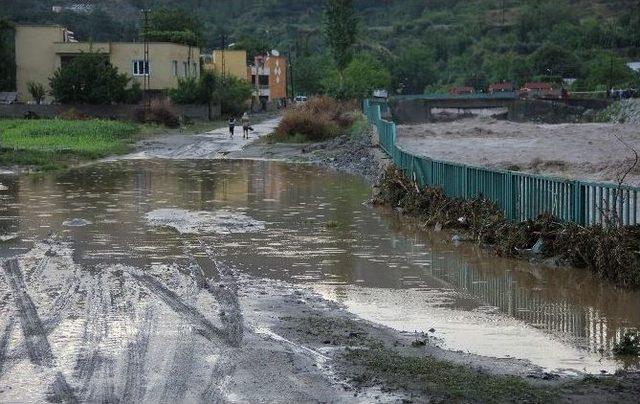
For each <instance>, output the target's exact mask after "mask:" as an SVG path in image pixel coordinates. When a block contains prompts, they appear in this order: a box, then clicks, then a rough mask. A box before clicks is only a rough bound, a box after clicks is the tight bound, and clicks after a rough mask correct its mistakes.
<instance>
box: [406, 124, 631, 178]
mask: <svg viewBox="0 0 640 404" xmlns="http://www.w3.org/2000/svg"><path fill="white" fill-rule="evenodd" d="M617 138H620V139H622V140H623V141H624V143H623V142H621V141H620V140H619V139H617ZM625 143H626V144H627V145H628V146H631V147H633V148H635V149H636V150H640V130H639V127H638V126H637V125H633V124H613V123H588V124H558V125H545V124H535V123H515V122H508V121H500V120H495V119H492V118H474V119H464V120H460V121H455V122H446V123H437V124H418V125H400V126H398V145H399V147H401V148H402V149H404V150H407V151H411V152H412V153H414V154H416V155H420V156H426V157H430V158H433V159H437V160H444V161H451V162H458V163H463V164H468V165H474V166H481V167H488V168H494V169H507V170H515V171H524V172H531V173H541V174H548V175H554V176H561V177H566V178H571V179H588V180H596V181H612V182H617V180H618V178H619V176H620V175H621V174H623V173H624V172H626V171H627V169H629V167H630V166H631V165H632V164H633V157H634V155H633V153H632V151H631V150H630V148H629V147H628V146H627V145H625ZM626 183H627V184H629V185H640V167H636V169H635V170H633V171H632V172H631V174H630V175H629V176H628V177H627V179H626Z"/></svg>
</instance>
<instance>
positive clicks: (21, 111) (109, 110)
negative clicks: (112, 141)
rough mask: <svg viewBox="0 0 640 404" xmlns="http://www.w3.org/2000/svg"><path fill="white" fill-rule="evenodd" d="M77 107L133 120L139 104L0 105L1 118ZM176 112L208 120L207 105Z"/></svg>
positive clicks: (44, 114) (57, 112)
mask: <svg viewBox="0 0 640 404" xmlns="http://www.w3.org/2000/svg"><path fill="white" fill-rule="evenodd" d="M72 108H73V109H75V110H76V111H78V112H79V113H82V114H85V115H89V116H91V117H94V118H102V119H119V120H131V119H133V114H134V112H135V110H136V109H137V108H139V106H138V105H61V104H51V105H26V104H10V105H0V118H23V117H24V116H25V114H27V113H28V112H33V113H35V114H37V115H38V116H39V117H41V118H55V117H57V116H59V115H60V114H62V113H64V112H67V111H69V110H70V109H72ZM173 108H174V110H175V112H176V114H177V115H179V116H185V117H188V118H190V119H197V120H207V119H208V114H209V113H208V107H207V105H174V106H173ZM219 117H220V107H219V106H214V107H213V108H212V118H213V119H216V118H219Z"/></svg>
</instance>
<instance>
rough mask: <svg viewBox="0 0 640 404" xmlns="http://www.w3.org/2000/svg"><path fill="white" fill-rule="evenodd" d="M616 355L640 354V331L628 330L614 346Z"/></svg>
mask: <svg viewBox="0 0 640 404" xmlns="http://www.w3.org/2000/svg"><path fill="white" fill-rule="evenodd" d="M613 353H614V354H615V355H616V356H640V333H638V331H627V332H626V333H624V335H623V336H622V340H621V341H620V342H616V344H615V346H614V347H613Z"/></svg>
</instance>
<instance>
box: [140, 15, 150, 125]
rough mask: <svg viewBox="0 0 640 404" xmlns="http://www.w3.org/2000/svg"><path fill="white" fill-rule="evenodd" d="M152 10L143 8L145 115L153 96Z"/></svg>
mask: <svg viewBox="0 0 640 404" xmlns="http://www.w3.org/2000/svg"><path fill="white" fill-rule="evenodd" d="M150 13H151V10H149V9H143V10H142V16H143V28H142V32H143V35H142V40H143V55H144V56H143V61H142V96H143V99H144V112H145V115H147V114H148V113H149V110H150V109H151V98H150V97H149V88H150V87H151V86H150V84H151V83H150V77H149V73H150V71H149V38H148V36H147V34H148V33H149V14H150Z"/></svg>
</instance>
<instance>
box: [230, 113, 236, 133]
mask: <svg viewBox="0 0 640 404" xmlns="http://www.w3.org/2000/svg"><path fill="white" fill-rule="evenodd" d="M235 130H236V118H234V117H233V116H232V117H231V118H229V135H230V136H231V137H233V134H234V132H235Z"/></svg>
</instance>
